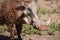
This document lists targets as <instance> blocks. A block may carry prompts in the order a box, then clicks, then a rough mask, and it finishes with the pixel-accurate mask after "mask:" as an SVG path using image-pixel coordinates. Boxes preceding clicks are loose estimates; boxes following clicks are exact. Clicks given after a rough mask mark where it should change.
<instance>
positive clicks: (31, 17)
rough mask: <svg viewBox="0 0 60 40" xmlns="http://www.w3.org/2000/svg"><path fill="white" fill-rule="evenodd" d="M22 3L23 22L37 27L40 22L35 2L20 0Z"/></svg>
mask: <svg viewBox="0 0 60 40" xmlns="http://www.w3.org/2000/svg"><path fill="white" fill-rule="evenodd" d="M22 4H23V6H22V7H23V10H24V15H25V17H24V18H23V19H24V20H25V22H26V23H27V24H30V25H32V26H34V27H36V28H39V27H40V25H41V22H40V19H39V17H38V15H37V7H36V4H35V2H34V1H32V0H22ZM24 8H25V9H24ZM18 9H19V8H18ZM40 28H41V27H40Z"/></svg>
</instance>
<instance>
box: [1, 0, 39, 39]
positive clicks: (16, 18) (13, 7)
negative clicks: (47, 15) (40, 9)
mask: <svg viewBox="0 0 60 40" xmlns="http://www.w3.org/2000/svg"><path fill="white" fill-rule="evenodd" d="M24 23H27V24H30V25H33V26H36V27H37V28H38V27H39V26H40V20H39V18H38V16H37V7H36V6H35V3H34V1H33V0H1V1H0V25H3V24H5V25H6V26H7V27H8V29H9V31H10V40H13V38H14V30H13V24H15V25H16V30H17V35H18V40H22V38H21V36H20V33H21V29H22V24H24Z"/></svg>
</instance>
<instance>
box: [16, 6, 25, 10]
mask: <svg viewBox="0 0 60 40" xmlns="http://www.w3.org/2000/svg"><path fill="white" fill-rule="evenodd" d="M16 9H17V10H22V11H23V10H25V7H24V6H19V7H16Z"/></svg>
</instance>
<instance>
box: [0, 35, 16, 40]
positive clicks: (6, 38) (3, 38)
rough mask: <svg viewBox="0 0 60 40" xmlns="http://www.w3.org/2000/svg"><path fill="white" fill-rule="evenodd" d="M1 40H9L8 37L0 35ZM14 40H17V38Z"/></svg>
mask: <svg viewBox="0 0 60 40" xmlns="http://www.w3.org/2000/svg"><path fill="white" fill-rule="evenodd" d="M0 40H9V37H8V36H4V35H0ZM14 40H17V39H16V38H15V39H14Z"/></svg>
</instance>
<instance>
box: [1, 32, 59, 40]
mask: <svg viewBox="0 0 60 40" xmlns="http://www.w3.org/2000/svg"><path fill="white" fill-rule="evenodd" d="M41 34H42V35H37V34H31V35H28V34H21V37H22V38H23V40H60V31H56V32H55V33H54V35H48V34H47V33H46V32H41ZM15 37H17V36H15ZM8 39H9V37H7V35H6V34H2V35H0V40H8ZM15 40H17V39H15Z"/></svg>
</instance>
